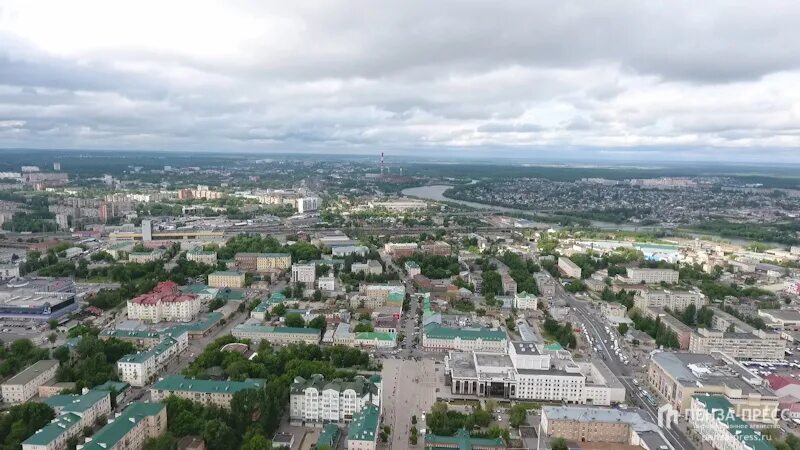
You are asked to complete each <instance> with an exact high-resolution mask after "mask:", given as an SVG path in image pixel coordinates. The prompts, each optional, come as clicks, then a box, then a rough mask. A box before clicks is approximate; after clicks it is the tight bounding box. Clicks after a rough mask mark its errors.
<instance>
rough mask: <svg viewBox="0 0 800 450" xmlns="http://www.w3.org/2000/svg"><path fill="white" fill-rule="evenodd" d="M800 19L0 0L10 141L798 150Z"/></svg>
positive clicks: (1, 88)
mask: <svg viewBox="0 0 800 450" xmlns="http://www.w3.org/2000/svg"><path fill="white" fill-rule="evenodd" d="M798 24H800V2H796V1H759V2H753V1H752V0H751V1H741V2H739V1H731V0H725V1H713V0H711V1H709V0H706V1H702V2H697V1H663V2H662V1H660V2H642V1H630V2H627V1H613V0H606V1H602V2H591V1H590V2H560V1H551V2H539V1H531V0H526V1H520V2H516V1H508V2H489V1H485V2H473V1H463V0H462V1H457V2H451V1H442V0H437V1H429V0H427V1H409V0H405V1H402V2H380V1H375V0H369V1H347V2H345V1H335V0H324V1H297V0H294V1H288V2H287V1H280V2H271V1H259V0H253V1H245V0H241V1H225V2H218V1H203V0H191V1H182V0H181V1H179V0H169V1H149V0H139V1H135V2H131V1H127V2H120V1H109V0H96V1H81V0H71V1H63V0H53V1H37V0H19V1H15V0H0V147H7V148H8V147H43V148H44V147H50V148H87V149H92V148H102V149H202V150H225V149H234V150H278V151H291V150H309V151H316V150H318V151H339V152H348V151H373V150H375V151H380V150H381V149H386V150H392V149H395V150H396V151H397V152H401V151H402V149H416V150H420V149H422V150H424V149H427V148H431V149H437V150H438V149H444V150H448V149H450V150H452V151H453V153H454V154H458V153H460V152H474V153H481V152H489V151H491V150H492V149H512V150H513V149H518V150H519V151H528V152H532V153H533V152H536V151H542V150H541V149H543V148H544V149H552V148H559V147H562V146H565V147H570V148H580V149H581V151H582V152H587V154H590V153H591V152H593V151H597V152H598V154H599V153H600V151H601V150H602V149H605V148H614V149H620V148H622V149H625V148H629V149H641V151H642V153H643V154H645V153H649V152H648V149H649V150H653V149H658V151H659V152H661V154H662V155H663V154H667V155H668V154H669V151H670V149H675V153H674V154H675V155H685V154H687V151H688V152H689V154H691V151H692V149H697V150H698V151H699V152H709V154H711V153H714V154H726V153H725V152H729V154H731V155H734V154H735V155H741V154H743V152H744V153H748V154H751V155H758V157H763V155H765V154H769V155H773V156H774V155H780V158H784V159H786V158H788V159H797V160H800V149H798V148H800V26H799V25H798ZM593 149H594V150H593ZM628 153H629V152H628ZM795 157H796V158H795Z"/></svg>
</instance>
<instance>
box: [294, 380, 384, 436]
mask: <svg viewBox="0 0 800 450" xmlns="http://www.w3.org/2000/svg"><path fill="white" fill-rule="evenodd" d="M382 388H383V384H382V381H381V377H380V375H373V376H372V377H370V378H369V379H367V378H365V377H363V376H356V377H355V378H353V380H352V381H345V380H342V379H338V378H337V379H335V380H330V381H326V380H325V378H324V377H323V376H322V375H319V374H317V375H312V376H311V378H309V379H304V378H302V377H297V378H295V379H294V382H293V383H292V386H291V387H290V391H289V392H290V394H289V397H290V400H289V419H290V420H291V421H292V423H293V424H297V425H302V426H321V425H322V424H326V423H347V422H350V421H352V420H353V417H354V416H355V415H356V413H358V412H359V411H361V410H362V409H364V408H365V407H367V406H370V405H372V406H376V407H378V408H380V406H381V394H382Z"/></svg>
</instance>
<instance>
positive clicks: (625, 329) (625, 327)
mask: <svg viewBox="0 0 800 450" xmlns="http://www.w3.org/2000/svg"><path fill="white" fill-rule="evenodd" d="M617 331H619V334H621V335H623V336H625V334H626V333H627V332H628V324H627V323H621V324H619V325H618V326H617Z"/></svg>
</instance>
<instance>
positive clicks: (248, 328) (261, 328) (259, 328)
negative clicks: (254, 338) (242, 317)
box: [234, 323, 320, 335]
mask: <svg viewBox="0 0 800 450" xmlns="http://www.w3.org/2000/svg"><path fill="white" fill-rule="evenodd" d="M234 330H238V331H244V332H250V333H287V334H288V333H302V334H317V335H318V334H320V331H319V329H317V328H300V327H273V326H268V325H248V324H244V323H243V324H241V325H236V326H235V327H234Z"/></svg>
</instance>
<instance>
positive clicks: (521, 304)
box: [514, 292, 539, 310]
mask: <svg viewBox="0 0 800 450" xmlns="http://www.w3.org/2000/svg"><path fill="white" fill-rule="evenodd" d="M538 305H539V300H538V299H537V298H536V296H535V295H533V294H528V293H527V292H522V293H519V294H514V308H516V309H529V310H530V309H537V308H538Z"/></svg>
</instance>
